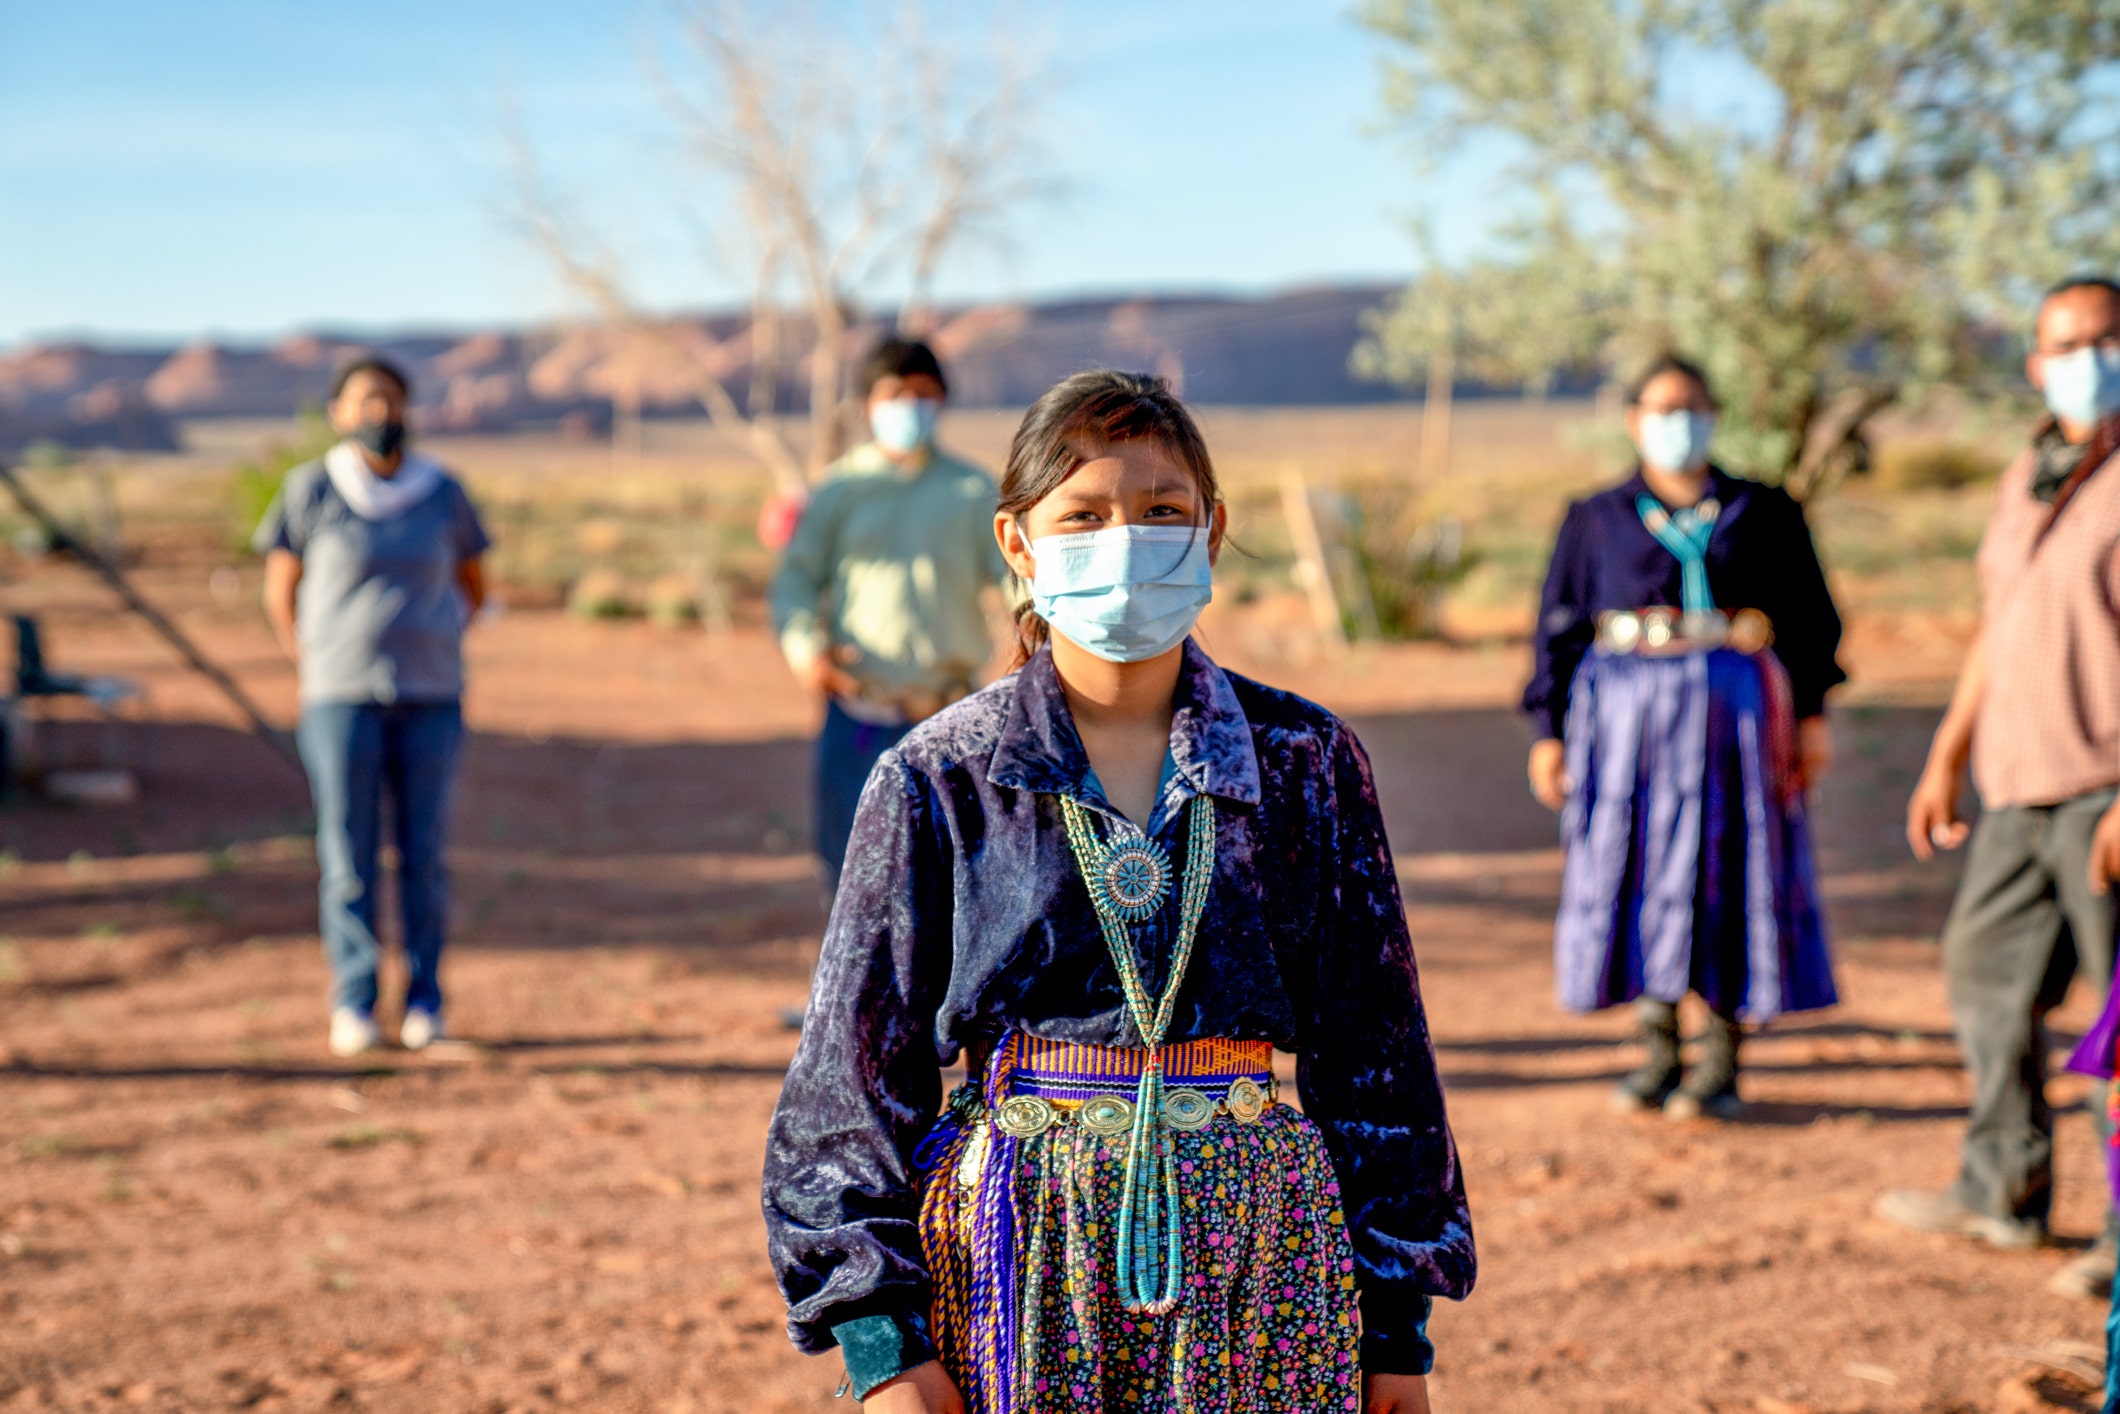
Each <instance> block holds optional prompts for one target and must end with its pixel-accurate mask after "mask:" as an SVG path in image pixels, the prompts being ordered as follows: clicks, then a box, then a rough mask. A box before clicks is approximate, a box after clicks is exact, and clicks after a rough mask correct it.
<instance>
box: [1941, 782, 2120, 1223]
mask: <svg viewBox="0 0 2120 1414" xmlns="http://www.w3.org/2000/svg"><path fill="white" fill-rule="evenodd" d="M2113 795H2114V792H2113V790H2112V789H2110V788H2108V789H2105V790H2099V791H2093V792H2092V793H2090V794H2089V795H2080V796H2077V797H2076V798H2075V799H2073V800H2067V801H2063V802H2062V803H2061V804H2059V805H2030V806H2005V807H2002V808H2000V809H1995V810H1990V811H1987V812H1986V813H1985V814H1983V815H1982V816H1981V817H1980V822H1979V824H1977V825H1975V826H1974V827H1973V839H1972V844H1971V846H1970V848H1969V849H1968V851H1967V855H1966V862H1965V877H1964V879H1963V880H1961V881H1960V883H1959V885H1958V897H1957V899H1956V900H1955V901H1954V902H1953V903H1952V905H1951V918H1950V922H1949V923H1947V924H1946V925H1945V926H1944V933H1943V968H1944V976H1945V977H1946V979H1947V980H1948V982H1949V984H1950V994H1951V1016H1952V1019H1953V1021H1954V1023H1955V1024H1956V1027H1957V1031H1958V1045H1959V1048H1960V1049H1961V1050H1962V1051H1963V1053H1964V1055H1965V1064H1966V1069H1967V1070H1969V1071H1970V1072H1971V1073H1972V1080H1973V1108H1972V1114H1971V1116H1970V1117H1969V1118H1968V1120H1967V1123H1966V1129H1965V1154H1964V1158H1963V1161H1962V1165H1961V1167H1960V1170H1959V1174H1958V1183H1957V1187H1956V1190H1955V1191H1956V1193H1957V1195H1958V1197H1959V1198H1960V1199H1961V1200H1962V1201H1963V1202H1964V1203H1965V1204H1966V1205H1967V1206H1968V1207H1971V1208H1973V1209H1974V1210H1976V1211H1978V1212H1982V1213H1987V1214H1990V1215H1992V1216H1996V1217H2013V1218H2021V1219H2029V1220H2031V1221H2035V1222H2041V1223H2043V1222H2045V1221H2046V1220H2047V1216H2048V1214H2049V1213H2050V1212H2051V1211H2052V1209H2053V1205H2054V1111H2053V1107H2052V1106H2051V1105H2049V1104H2048V1103H2047V1099H2046V1077H2047V1051H2048V1047H2049V1041H2048V1038H2047V1032H2046V1015H2047V1013H2048V1012H2050V1011H2052V1010H2053V1009H2054V1008H2055V1007H2056V1006H2059V1005H2060V1004H2061V1001H2062V999H2063V998H2064V997H2065V996H2067V994H2068V987H2069V982H2070V981H2071V979H2073V978H2074V977H2075V975H2076V972H2077V969H2078V968H2079V967H2080V968H2081V969H2082V971H2083V973H2084V974H2085V976H2086V977H2088V978H2089V980H2090V981H2091V982H2092V983H2093V984H2095V985H2096V986H2097V987H2098V988H2099V989H2100V995H2101V996H2102V995H2103V989H2104V988H2105V987H2106V986H2107V984H2108V983H2109V982H2110V981H2111V980H2112V972H2113V944H2114V929H2115V909H2114V898H2113V896H2112V895H2111V894H2106V895H2102V896H2101V895H2098V894H2093V893H2092V892H2091V891H2090V884H2089V882H2088V880H2087V879H2086V878H2085V877H2084V875H2085V871H2086V870H2087V869H2088V868H2089V864H2090V847H2091V833H2092V831H2093V830H2094V829H2096V827H2097V824H2098V817H2099V816H2101V815H2103V814H2104V813H2105V811H2106V808H2107V807H2108V806H2110V805H2111V804H2112V803H2113ZM2090 1111H2091V1118H2092V1123H2093V1124H2094V1125H2095V1126H2096V1127H2097V1130H2098V1134H2099V1138H2100V1139H2101V1141H2102V1140H2104V1139H2105V1138H2106V1137H2107V1134H2108V1132H2109V1121H2108V1120H2107V1118H2106V1113H2105V1106H2104V1104H2102V1103H2098V1102H2095V1101H2094V1102H2093V1103H2092V1104H2091V1106H2090ZM2101 1187H2102V1185H2101ZM2110 1225H2111V1220H2110V1218H2108V1227H2110Z"/></svg>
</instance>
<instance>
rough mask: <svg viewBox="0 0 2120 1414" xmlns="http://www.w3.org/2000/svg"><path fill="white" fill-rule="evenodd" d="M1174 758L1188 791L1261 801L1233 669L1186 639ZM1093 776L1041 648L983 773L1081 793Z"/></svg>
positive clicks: (1003, 782)
mask: <svg viewBox="0 0 2120 1414" xmlns="http://www.w3.org/2000/svg"><path fill="white" fill-rule="evenodd" d="M1170 758H1171V764H1172V765H1173V766H1174V767H1175V768H1176V771H1177V775H1176V778H1175V779H1174V781H1173V785H1174V787H1176V788H1179V789H1182V790H1184V791H1185V792H1186V793H1187V794H1189V795H1215V796H1220V797H1222V798H1223V799H1224V800H1231V801H1236V802H1237V803H1239V804H1242V805H1256V804H1258V801H1259V756H1258V752H1257V751H1256V750H1255V749H1254V748H1253V746H1252V741H1251V723H1250V721H1248V720H1247V719H1246V718H1245V716H1244V708H1243V705H1242V704H1241V703H1239V702H1238V701H1237V694H1236V690H1235V689H1234V688H1232V687H1231V686H1230V685H1229V676H1228V675H1227V674H1226V673H1224V672H1223V671H1222V670H1221V669H1220V668H1219V667H1217V666H1216V665H1215V661H1214V659H1212V658H1210V657H1208V656H1207V654H1206V653H1204V652H1203V651H1201V649H1200V646H1199V645H1198V644H1196V643H1194V642H1193V641H1192V640H1191V639H1189V638H1188V639H1186V640H1185V660H1184V663H1183V664H1182V665H1181V666H1180V667H1179V669H1178V696H1177V711H1176V712H1175V713H1174V714H1173V715H1172V717H1171V720H1170ZM1088 775H1089V755H1088V753H1087V752H1085V751H1084V750H1083V749H1082V738H1081V737H1080V736H1078V735H1077V734H1076V732H1075V719H1074V716H1073V714H1072V713H1070V712H1069V711H1068V710H1067V694H1066V693H1065V692H1064V691H1062V690H1061V687H1060V675H1059V673H1058V672H1057V671H1055V669H1054V668H1053V653H1052V649H1051V648H1041V649H1039V650H1038V653H1037V656H1035V657H1033V658H1032V659H1031V660H1030V662H1028V663H1026V664H1024V665H1023V669H1022V671H1021V672H1019V673H1018V674H1017V675H1016V692H1015V700H1014V701H1012V702H1011V703H1010V704H1009V712H1008V721H1007V723H1006V724H1005V725H1004V726H1003V727H1002V729H1001V740H1000V742H999V743H998V744H997V745H996V746H995V747H994V759H993V763H992V764H991V765H990V766H988V767H987V772H986V778H987V779H988V780H989V781H992V782H993V783H994V784H995V785H997V786H1007V787H1009V788H1010V789H1012V790H1027V791H1036V792H1039V793H1042V794H1046V795H1070V796H1075V797H1076V798H1078V799H1079V798H1080V797H1081V796H1082V794H1083V779H1084V777H1086V776H1088Z"/></svg>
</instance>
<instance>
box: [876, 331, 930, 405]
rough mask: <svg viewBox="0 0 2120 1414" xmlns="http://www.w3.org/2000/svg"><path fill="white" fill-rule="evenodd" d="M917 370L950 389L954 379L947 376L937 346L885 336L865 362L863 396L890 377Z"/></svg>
mask: <svg viewBox="0 0 2120 1414" xmlns="http://www.w3.org/2000/svg"><path fill="white" fill-rule="evenodd" d="M916 373H925V374H926V375H927V376H928V377H930V378H932V379H934V380H935V381H936V382H937V383H940V384H941V385H942V391H943V392H945V393H947V392H949V390H950V380H949V379H948V378H946V377H944V376H943V373H942V360H941V359H939V358H937V357H935V351H934V350H933V349H931V348H929V347H928V346H927V345H926V344H923V343H921V342H920V341H919V340H918V339H899V338H890V339H885V340H884V341H883V342H882V343H880V344H878V345H877V346H876V348H875V350H874V351H873V352H872V353H870V354H869V356H868V357H867V358H866V359H864V360H863V361H862V365H861V396H863V397H864V398H865V397H867V396H868V395H869V394H871V393H873V392H875V391H876V385H877V384H878V383H881V382H882V381H883V380H884V379H886V378H910V377H912V376H913V375H914V374H916Z"/></svg>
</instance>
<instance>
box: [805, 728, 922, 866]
mask: <svg viewBox="0 0 2120 1414" xmlns="http://www.w3.org/2000/svg"><path fill="white" fill-rule="evenodd" d="M911 730H912V728H911V727H909V726H895V727H880V726H876V725H873V724H872V723H869V722H862V721H856V720H855V719H854V718H853V717H851V716H849V715H848V714H847V712H846V710H845V709H844V708H842V707H841V706H840V705H839V704H838V703H837V702H836V701H835V702H833V703H831V704H830V705H828V706H827V707H826V708H825V712H824V730H823V731H821V732H819V733H818V734H817V778H816V781H815V784H814V789H815V795H814V796H813V798H812V799H813V803H814V806H815V810H816V828H817V857H818V859H820V860H821V861H823V863H824V885H825V889H826V891H827V892H829V893H835V894H836V893H838V892H839V871H840V870H841V869H843V868H845V867H846V861H847V841H848V840H849V839H851V838H852V837H853V834H854V809H855V807H856V806H858V805H860V804H861V788H862V787H863V786H865V785H867V784H868V782H869V772H870V771H871V770H872V769H874V768H875V765H876V760H877V758H878V757H880V756H882V755H883V753H884V752H886V751H889V750H890V749H891V748H892V747H894V746H896V745H897V744H898V743H899V742H900V741H903V740H904V739H905V734H906V733H907V732H909V731H911Z"/></svg>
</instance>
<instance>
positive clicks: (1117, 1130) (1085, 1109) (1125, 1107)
mask: <svg viewBox="0 0 2120 1414" xmlns="http://www.w3.org/2000/svg"><path fill="white" fill-rule="evenodd" d="M1081 1117H1082V1127H1083V1128H1084V1129H1086V1130H1088V1131H1089V1132H1090V1133H1092V1134H1124V1133H1125V1132H1126V1131H1127V1130H1129V1129H1132V1128H1133V1127H1134V1103H1133V1101H1131V1100H1122V1099H1120V1098H1119V1097H1118V1096H1117V1095H1100V1096H1098V1097H1097V1098H1096V1099H1094V1100H1084V1101H1083V1102H1082V1116H1081Z"/></svg>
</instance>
